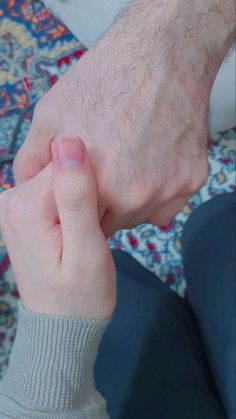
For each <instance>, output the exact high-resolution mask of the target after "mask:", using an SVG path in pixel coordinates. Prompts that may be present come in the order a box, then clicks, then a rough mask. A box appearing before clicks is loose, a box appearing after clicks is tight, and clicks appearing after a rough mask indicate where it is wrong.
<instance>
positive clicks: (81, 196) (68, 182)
mask: <svg viewBox="0 0 236 419" xmlns="http://www.w3.org/2000/svg"><path fill="white" fill-rule="evenodd" d="M52 172H53V187H54V193H55V200H56V204H57V210H58V214H59V218H60V221H61V229H62V236H63V259H64V260H65V259H67V260H68V261H72V260H75V259H74V258H78V256H79V255H80V256H81V251H82V250H85V249H86V247H87V248H89V249H90V248H91V245H89V243H88V242H91V243H92V245H94V239H95V238H96V237H98V236H99V237H101V229H100V225H99V222H98V215H97V194H96V185H95V180H94V177H93V173H92V168H91V166H90V162H89V158H88V154H87V150H86V147H85V144H84V143H83V141H82V140H81V139H80V138H78V137H75V136H66V135H60V136H58V137H57V138H56V139H55V140H54V141H53V143H52ZM72 258H73V259H72Z"/></svg>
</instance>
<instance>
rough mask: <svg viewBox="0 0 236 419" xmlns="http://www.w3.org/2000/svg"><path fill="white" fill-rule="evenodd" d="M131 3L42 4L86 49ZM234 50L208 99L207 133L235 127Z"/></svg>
mask: <svg viewBox="0 0 236 419" xmlns="http://www.w3.org/2000/svg"><path fill="white" fill-rule="evenodd" d="M130 2H131V0H44V3H45V5H46V6H47V7H48V8H49V9H50V10H51V11H52V12H53V13H54V14H55V16H57V17H58V18H59V19H60V20H61V21H62V22H63V23H64V24H65V25H66V26H67V27H68V28H69V29H70V31H71V32H72V33H73V34H74V35H75V36H76V38H77V39H79V40H80V41H81V42H82V44H84V45H85V46H86V47H87V48H89V47H91V46H92V45H93V44H94V43H95V42H96V40H97V39H98V38H99V37H101V36H102V34H103V33H104V32H105V31H106V30H107V29H108V28H109V27H110V26H111V25H112V23H113V22H114V18H115V16H116V15H117V14H119V13H120V12H121V11H122V10H123V9H125V7H127V5H128V4H129V3H130ZM235 63H236V51H235V47H234V48H233V47H232V48H231V51H230V53H229V54H228V58H227V59H226V60H225V61H224V62H223V63H222V65H221V68H220V70H219V72H218V75H217V77H216V80H215V83H214V86H213V89H212V93H211V99H210V117H209V130H210V131H225V130H227V129H229V128H232V127H234V126H235V125H236V111H235V91H236V86H235Z"/></svg>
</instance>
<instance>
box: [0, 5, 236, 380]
mask: <svg viewBox="0 0 236 419" xmlns="http://www.w3.org/2000/svg"><path fill="white" fill-rule="evenodd" d="M84 52H85V50H84V49H83V46H82V45H81V44H80V42H79V41H78V40H76V39H75V38H74V37H73V36H72V35H71V34H70V33H69V32H68V30H67V28H66V27H65V26H64V25H62V24H61V23H60V22H59V21H58V20H56V19H55V18H54V17H53V16H52V15H51V14H50V13H49V12H48V11H47V10H46V9H45V8H44V6H43V5H42V4H41V3H40V2H39V1H32V0H5V1H3V0H0V158H1V159H2V160H1V165H0V192H1V191H3V190H6V189H8V188H10V187H12V186H14V180H13V176H12V164H11V162H9V161H7V160H6V159H5V160H3V157H4V156H5V155H6V152H7V151H9V150H8V146H9V144H10V141H11V140H12V138H14V140H15V141H14V148H12V150H11V152H12V155H14V154H15V153H16V151H17V149H18V148H19V147H20V145H21V144H22V142H23V141H24V138H25V136H26V133H27V131H28V128H29V124H30V120H31V117H32V111H33V107H34V104H35V103H36V102H37V100H38V99H39V98H40V97H41V96H42V95H43V93H44V92H46V91H47V90H48V88H49V87H50V86H52V85H53V84H54V83H55V82H56V80H57V79H58V77H60V75H61V74H63V73H64V72H65V71H66V70H67V69H68V68H69V66H70V65H71V64H73V63H74V62H75V61H76V60H77V59H79V58H80V56H81V55H82V54H83V53H84ZM235 134H236V130H230V131H227V132H224V133H221V134H212V135H211V138H210V139H209V164H210V175H209V178H208V181H207V183H206V185H205V186H204V187H203V188H202V189H201V191H200V192H199V193H198V194H196V195H195V196H194V197H193V198H192V199H191V201H190V202H189V203H188V204H187V205H186V206H185V208H184V209H183V211H182V212H181V213H180V214H178V215H177V216H176V218H175V219H174V220H173V223H172V225H171V226H169V227H168V228H165V229H164V228H163V229H160V228H157V227H153V226H151V225H147V224H143V225H140V226H138V227H137V228H135V229H133V230H130V231H120V232H118V233H117V234H116V235H115V236H114V237H112V238H111V239H110V240H109V245H110V246H111V247H112V248H116V249H123V250H124V251H126V252H128V253H130V254H132V256H133V257H134V258H136V259H137V260H138V261H139V262H140V263H141V264H143V265H144V266H146V267H147V268H148V269H149V270H151V271H152V272H154V273H155V274H156V275H157V276H159V277H160V278H161V279H162V280H163V281H165V282H167V283H168V284H169V285H170V287H171V288H172V289H174V290H175V291H176V292H178V293H179V294H180V295H181V296H183V295H184V293H185V288H186V283H185V279H184V272H183V266H182V260H181V233H182V229H183V225H184V223H185V222H186V220H187V219H188V217H189V215H190V213H191V212H192V211H193V210H194V209H195V208H197V207H198V206H199V205H201V204H202V203H203V202H204V201H206V200H208V199H210V198H212V197H213V196H214V195H216V194H220V193H223V192H232V191H233V190H235V189H236V187H235V136H236V135H235ZM9 266H10V263H9V258H8V255H7V252H6V248H5V245H4V242H3V240H2V239H1V236H0V378H1V376H2V375H3V374H4V373H5V371H6V365H7V361H8V358H9V353H10V349H11V345H12V342H13V339H14V334H15V325H16V319H17V312H16V303H17V299H18V297H19V295H18V291H17V288H16V285H15V282H14V279H13V278H12V275H10V270H9Z"/></svg>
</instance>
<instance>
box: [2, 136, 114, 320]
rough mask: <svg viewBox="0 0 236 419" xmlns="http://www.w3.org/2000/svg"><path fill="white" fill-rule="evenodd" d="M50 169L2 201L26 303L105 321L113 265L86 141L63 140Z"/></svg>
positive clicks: (10, 248)
mask: <svg viewBox="0 0 236 419" xmlns="http://www.w3.org/2000/svg"><path fill="white" fill-rule="evenodd" d="M52 158H53V160H52V163H50V164H49V165H47V166H46V167H45V168H44V169H43V170H42V171H41V172H40V173H39V174H37V176H35V177H34V178H32V179H31V180H29V181H27V182H26V183H24V184H22V185H20V186H17V187H15V188H13V189H9V190H7V191H6V192H4V193H2V194H1V196H0V225H1V228H2V231H3V235H4V239H5V242H6V245H7V248H8V252H9V256H10V259H11V262H12V266H13V270H14V272H15V275H16V280H17V284H18V288H19V292H20V295H21V298H22V302H23V305H24V307H25V308H26V309H28V310H31V311H34V312H43V313H48V314H62V315H71V316H79V317H83V318H97V319H106V318H108V317H110V316H111V314H112V312H113V309H114V306H115V298H116V295H115V294H116V293H115V267H114V263H113V259H112V255H111V252H110V250H109V249H108V247H107V244H106V240H105V237H104V235H103V233H102V231H101V228H100V225H99V221H98V215H97V195H96V185H95V180H94V176H93V173H92V170H91V166H90V162H89V159H88V155H87V152H86V148H85V146H84V143H83V142H82V141H81V140H80V139H79V138H76V137H65V136H64V137H63V136H59V137H58V138H57V139H56V140H55V141H54V142H53V144H52Z"/></svg>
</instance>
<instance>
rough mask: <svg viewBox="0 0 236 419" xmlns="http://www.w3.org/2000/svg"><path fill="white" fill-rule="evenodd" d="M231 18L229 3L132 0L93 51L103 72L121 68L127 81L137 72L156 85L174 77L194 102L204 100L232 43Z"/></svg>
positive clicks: (218, 0) (232, 9)
mask: <svg viewBox="0 0 236 419" xmlns="http://www.w3.org/2000/svg"><path fill="white" fill-rule="evenodd" d="M234 16H235V5H234V0H227V1H224V2H222V1H221V0H207V1H205V0H201V1H199V0H192V1H191V2H189V0H175V1H173V0H165V1H163V0H150V1H149V2H148V3H146V2H143V1H142V0H136V1H133V2H132V3H131V4H130V6H129V7H128V8H127V9H126V10H125V12H124V13H123V14H122V15H121V16H120V17H119V19H118V20H117V22H116V23H115V24H114V25H113V27H112V28H111V30H110V31H109V32H108V33H107V34H106V35H105V36H104V38H103V39H102V40H101V41H100V42H99V43H98V44H97V45H95V47H94V48H95V49H96V54H97V55H98V56H99V55H100V54H99V52H101V53H102V56H103V57H104V59H103V60H98V61H99V63H101V62H102V64H101V65H102V66H104V71H106V72H109V73H112V71H113V70H114V73H115V72H116V71H117V69H118V70H120V69H121V68H122V70H123V71H125V72H126V79H127V78H129V71H130V70H132V75H131V77H133V75H134V73H136V74H137V72H138V71H141V72H142V73H146V74H149V75H150V78H151V79H152V80H153V81H154V82H155V83H156V84H159V83H160V79H161V78H162V76H163V77H164V78H168V79H169V80H170V78H171V79H175V80H176V81H177V82H179V83H180V85H181V86H182V87H183V88H184V89H185V90H186V92H187V93H189V94H190V95H191V94H192V95H193V96H194V97H195V96H196V97H195V99H197V95H199V94H200V96H201V95H202V96H204V97H203V98H202V99H205V98H206V99H207V101H208V98H209V95H210V91H211V88H212V84H213V82H214V79H215V76H216V74H217V72H218V69H219V67H220V65H221V63H222V61H223V59H224V56H225V54H226V53H227V51H228V50H229V48H230V45H231V44H232V42H233V40H234V36H235V19H234ZM94 48H92V49H91V53H92V55H93V49H94ZM104 52H105V54H104ZM114 52H115V55H114ZM91 58H92V57H91ZM106 62H107V63H108V64H107V66H108V67H109V68H105V67H106ZM140 69H141V70H140ZM166 75H167V76H166ZM118 79H119V77H118ZM136 80H137V83H138V76H136Z"/></svg>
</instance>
